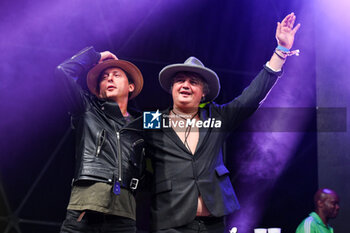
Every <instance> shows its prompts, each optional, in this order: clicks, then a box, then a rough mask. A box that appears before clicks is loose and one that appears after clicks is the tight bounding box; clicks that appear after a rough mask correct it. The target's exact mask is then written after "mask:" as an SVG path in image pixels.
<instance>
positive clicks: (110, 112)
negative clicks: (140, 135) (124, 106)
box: [96, 98, 142, 130]
mask: <svg viewBox="0 0 350 233" xmlns="http://www.w3.org/2000/svg"><path fill="white" fill-rule="evenodd" d="M96 99H97V104H98V105H99V108H100V109H101V110H102V111H103V112H104V113H105V114H106V115H107V116H108V118H111V119H112V120H114V121H116V122H121V121H122V123H123V124H124V125H125V127H127V128H134V129H140V130H141V129H142V116H141V114H140V113H139V112H137V111H136V110H135V109H132V108H128V113H130V114H131V116H132V117H134V118H135V119H133V120H132V121H130V122H127V121H126V120H125V118H124V116H123V114H122V112H121V111H120V108H119V105H118V103H116V102H114V101H108V100H103V99H99V98H96Z"/></svg>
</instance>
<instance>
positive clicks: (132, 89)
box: [129, 83, 135, 92]
mask: <svg viewBox="0 0 350 233" xmlns="http://www.w3.org/2000/svg"><path fill="white" fill-rule="evenodd" d="M134 90H135V84H133V83H130V84H129V92H133V91H134Z"/></svg>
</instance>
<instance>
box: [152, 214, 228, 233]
mask: <svg viewBox="0 0 350 233" xmlns="http://www.w3.org/2000/svg"><path fill="white" fill-rule="evenodd" d="M199 232H201V233H224V232H225V222H224V217H219V218H215V217H196V218H195V219H194V220H193V221H192V222H190V223H189V224H187V225H185V226H181V227H176V228H169V229H165V230H159V231H155V233H199Z"/></svg>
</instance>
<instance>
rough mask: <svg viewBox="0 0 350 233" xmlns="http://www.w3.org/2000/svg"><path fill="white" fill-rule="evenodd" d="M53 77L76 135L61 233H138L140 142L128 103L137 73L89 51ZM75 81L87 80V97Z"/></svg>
mask: <svg viewBox="0 0 350 233" xmlns="http://www.w3.org/2000/svg"><path fill="white" fill-rule="evenodd" d="M86 72H88V74H87V77H86V75H85V74H86ZM55 76H56V77H57V78H58V79H59V80H60V82H61V83H62V84H63V88H62V89H63V91H64V92H65V93H64V96H65V97H66V100H67V101H68V103H69V106H70V113H71V119H72V127H73V129H75V133H76V147H75V148H76V151H75V156H76V168H75V173H74V179H73V181H72V186H73V187H72V192H71V196H70V201H69V204H68V208H67V215H66V219H65V221H64V222H63V225H62V227H61V232H70V233H71V232H128V233H129V232H136V224H135V220H136V213H135V212H136V204H135V197H134V194H135V190H136V189H137V186H138V183H139V178H140V176H141V174H142V172H143V171H142V169H143V165H142V164H143V156H144V155H143V153H144V147H143V143H144V140H143V135H142V129H141V127H142V122H141V121H140V120H139V119H141V118H139V117H138V116H137V114H136V113H134V112H131V110H130V109H128V101H129V100H130V99H132V98H135V97H136V96H137V95H138V94H139V93H140V91H141V89H142V86H143V78H142V74H141V72H140V70H139V69H138V68H137V67H136V66H135V65H134V64H132V63H130V62H128V61H123V60H118V59H117V57H116V56H115V55H114V54H112V53H110V52H108V51H105V52H101V53H98V52H96V51H95V50H94V48H93V47H89V48H86V49H84V50H82V51H80V52H79V53H78V54H77V55H75V56H73V57H72V58H70V59H68V60H66V61H65V62H63V63H62V64H60V65H59V66H58V67H57V68H56V74H55ZM77 79H83V80H85V81H84V82H86V83H87V87H88V89H89V91H85V90H84V88H82V87H81V86H80V85H78V84H77V83H79V80H77Z"/></svg>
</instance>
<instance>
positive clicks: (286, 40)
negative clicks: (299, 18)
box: [276, 12, 300, 49]
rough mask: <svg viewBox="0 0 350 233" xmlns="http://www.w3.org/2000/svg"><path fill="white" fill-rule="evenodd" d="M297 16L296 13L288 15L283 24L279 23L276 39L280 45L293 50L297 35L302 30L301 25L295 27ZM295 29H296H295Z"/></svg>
mask: <svg viewBox="0 0 350 233" xmlns="http://www.w3.org/2000/svg"><path fill="white" fill-rule="evenodd" d="M295 19H296V16H295V15H294V13H293V12H292V13H290V14H289V15H287V16H286V17H285V18H284V19H283V20H282V22H281V23H280V22H277V29H276V39H277V43H278V45H281V46H283V47H285V48H287V49H291V48H292V46H293V43H294V36H295V33H296V32H297V31H298V30H299V28H300V23H299V24H298V25H296V26H295V27H294V22H295ZM293 27H294V28H293Z"/></svg>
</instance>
